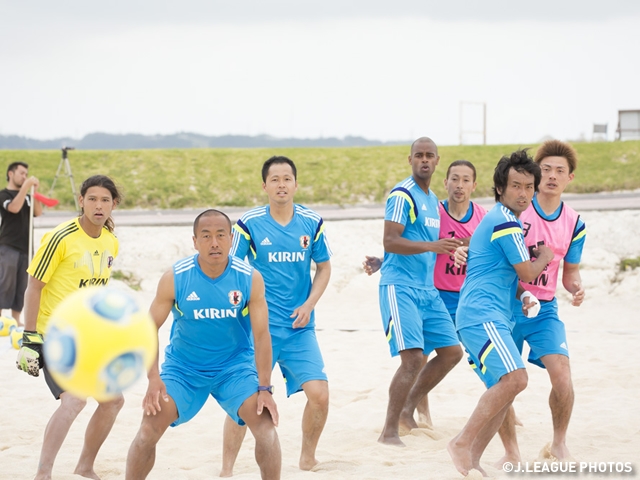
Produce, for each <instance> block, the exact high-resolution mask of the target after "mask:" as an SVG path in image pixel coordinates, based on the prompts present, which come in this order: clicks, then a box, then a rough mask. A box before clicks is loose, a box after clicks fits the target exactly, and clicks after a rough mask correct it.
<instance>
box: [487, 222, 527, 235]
mask: <svg viewBox="0 0 640 480" xmlns="http://www.w3.org/2000/svg"><path fill="white" fill-rule="evenodd" d="M507 228H519V229H520V231H522V227H521V226H520V224H519V223H518V222H505V223H501V224H500V225H496V226H495V227H493V233H494V234H495V233H496V232H499V231H500V230H504V229H507Z"/></svg>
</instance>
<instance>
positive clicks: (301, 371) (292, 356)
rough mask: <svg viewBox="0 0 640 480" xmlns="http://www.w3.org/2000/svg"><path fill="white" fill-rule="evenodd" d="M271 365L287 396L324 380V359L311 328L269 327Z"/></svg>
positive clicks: (325, 379)
mask: <svg viewBox="0 0 640 480" xmlns="http://www.w3.org/2000/svg"><path fill="white" fill-rule="evenodd" d="M269 332H270V333H271V345H272V347H273V365H274V366H275V364H276V362H277V363H278V365H279V366H280V371H281V372H282V376H283V377H284V383H285V385H286V386H287V397H290V396H291V395H293V394H294V393H297V392H301V391H302V385H304V384H305V383H306V382H309V381H311V380H324V381H327V374H326V373H325V371H324V360H322V353H320V346H319V345H318V339H317V338H316V331H315V330H314V329H313V328H291V327H277V326H273V325H270V326H269Z"/></svg>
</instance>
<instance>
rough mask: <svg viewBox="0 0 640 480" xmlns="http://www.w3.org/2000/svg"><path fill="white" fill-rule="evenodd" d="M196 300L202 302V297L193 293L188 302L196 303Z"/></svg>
mask: <svg viewBox="0 0 640 480" xmlns="http://www.w3.org/2000/svg"><path fill="white" fill-rule="evenodd" d="M196 300H200V297H199V296H198V294H197V293H196V292H191V293H190V294H189V296H188V297H187V302H195V301H196Z"/></svg>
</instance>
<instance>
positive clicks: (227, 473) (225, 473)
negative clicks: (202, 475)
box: [220, 468, 233, 478]
mask: <svg viewBox="0 0 640 480" xmlns="http://www.w3.org/2000/svg"><path fill="white" fill-rule="evenodd" d="M220 476H221V477H222V478H229V477H233V469H231V470H227V469H225V468H223V469H222V470H220Z"/></svg>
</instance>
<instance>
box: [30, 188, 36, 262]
mask: <svg viewBox="0 0 640 480" xmlns="http://www.w3.org/2000/svg"><path fill="white" fill-rule="evenodd" d="M34 193H35V187H34V186H33V185H31V199H30V201H29V204H30V205H29V255H28V258H29V263H31V259H32V258H33V206H34V202H35V201H36V200H35V198H33V194H34Z"/></svg>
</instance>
